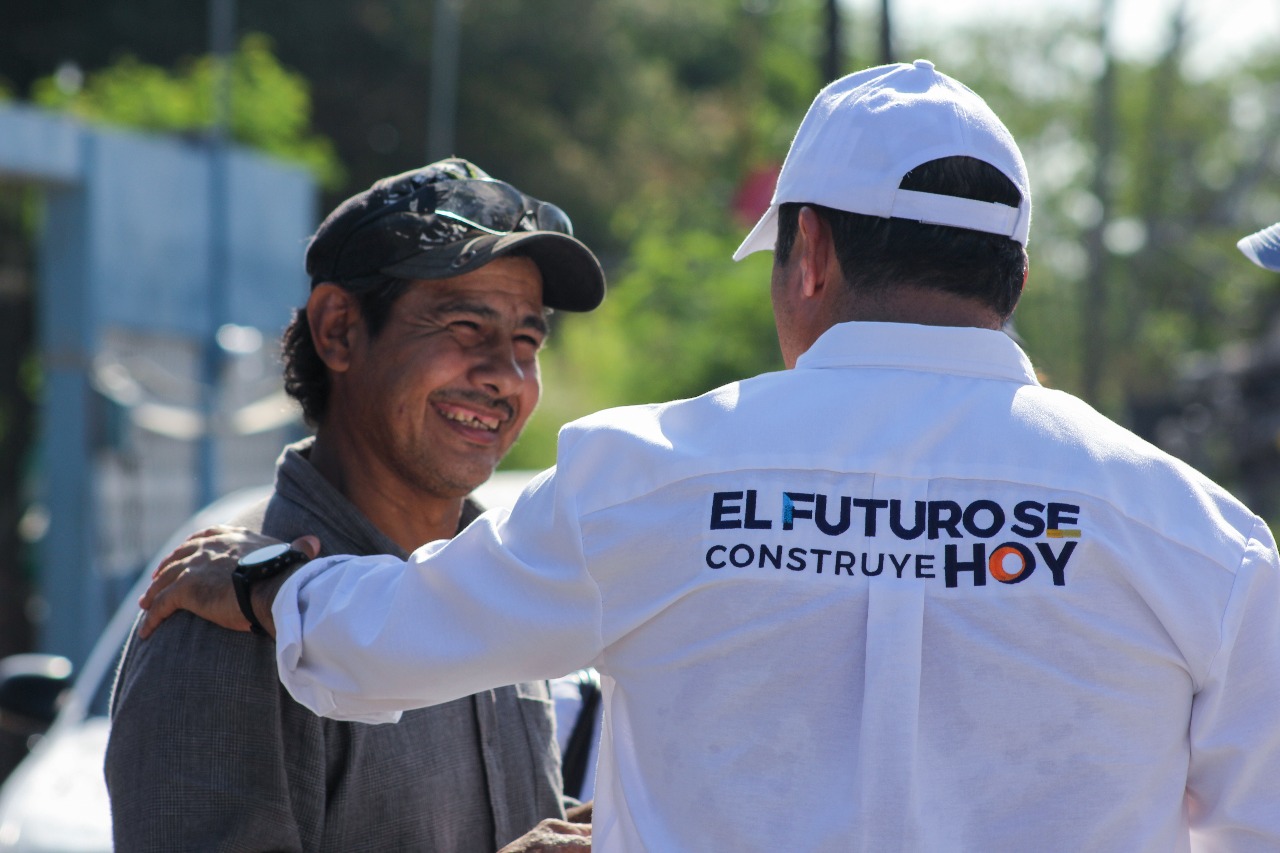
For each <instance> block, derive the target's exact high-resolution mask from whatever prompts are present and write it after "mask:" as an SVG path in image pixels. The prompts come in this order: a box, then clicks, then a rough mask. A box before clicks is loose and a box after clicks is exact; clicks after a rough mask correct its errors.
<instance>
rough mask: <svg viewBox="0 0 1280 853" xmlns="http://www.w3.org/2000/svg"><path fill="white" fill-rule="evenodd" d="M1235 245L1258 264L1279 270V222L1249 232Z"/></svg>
mask: <svg viewBox="0 0 1280 853" xmlns="http://www.w3.org/2000/svg"><path fill="white" fill-rule="evenodd" d="M1236 246H1237V247H1238V248H1239V249H1240V251H1241V252H1244V256H1245V257H1246V258H1248V259H1249V260H1251V261H1253V262H1254V263H1255V264H1257V265H1258V266H1260V267H1262V268H1264V269H1269V270H1275V271H1276V272H1280V222H1277V223H1276V224H1275V225H1272V226H1271V227H1270V228H1263V229H1262V230H1261V231H1258V232H1256V233H1254V234H1250V235H1249V236H1248V237H1245V238H1244V239H1242V240H1240V241H1239V242H1238V243H1236Z"/></svg>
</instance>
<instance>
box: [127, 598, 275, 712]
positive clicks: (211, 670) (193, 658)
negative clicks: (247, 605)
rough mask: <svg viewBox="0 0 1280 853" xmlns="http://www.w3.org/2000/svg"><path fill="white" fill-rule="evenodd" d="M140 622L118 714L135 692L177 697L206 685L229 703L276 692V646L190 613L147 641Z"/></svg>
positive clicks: (132, 640) (130, 643)
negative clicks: (125, 699) (142, 633)
mask: <svg viewBox="0 0 1280 853" xmlns="http://www.w3.org/2000/svg"><path fill="white" fill-rule="evenodd" d="M138 624H139V623H135V624H134V628H133V631H132V632H131V633H130V636H129V640H128V643H127V645H126V647H125V653H124V656H123V658H122V659H121V662H120V670H119V673H118V675H117V678H116V685H115V691H116V694H117V695H116V697H115V699H114V700H113V702H112V706H113V713H114V712H115V711H116V710H117V709H118V705H119V703H120V700H121V699H122V698H124V696H125V694H126V693H127V692H129V691H133V690H139V691H141V692H142V693H143V694H145V695H147V696H151V697H154V696H171V697H178V696H183V695H192V694H193V691H194V692H195V693H199V692H200V690H201V688H200V685H207V686H209V687H210V688H211V689H212V690H213V691H214V693H215V695H217V696H220V697H226V698H227V699H228V700H229V701H237V700H238V699H241V698H243V697H244V695H245V694H248V693H252V694H258V693H263V692H266V691H271V692H274V691H275V690H276V686H277V681H278V678H277V675H276V664H275V652H274V646H273V644H272V643H270V642H267V641H265V640H263V639H262V638H261V637H258V636H256V635H254V634H250V633H248V632H241V631H228V630H226V629H225V628H220V627H218V626H217V625H214V624H213V623H211V622H206V621H205V620H203V619H200V618H199V617H197V616H194V615H192V614H190V613H187V612H185V611H180V612H178V613H175V614H173V615H172V616H171V617H169V618H168V619H166V620H165V621H164V622H163V623H162V624H161V625H160V626H159V627H158V628H157V629H156V631H155V632H154V633H153V634H152V635H151V636H150V637H148V638H147V639H145V640H144V639H141V638H140V637H139V636H138V633H137V629H138Z"/></svg>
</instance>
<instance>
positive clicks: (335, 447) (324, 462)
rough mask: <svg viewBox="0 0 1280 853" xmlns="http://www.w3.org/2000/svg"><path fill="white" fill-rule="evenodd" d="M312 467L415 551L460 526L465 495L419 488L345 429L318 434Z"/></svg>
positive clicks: (449, 535)
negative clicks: (348, 436)
mask: <svg viewBox="0 0 1280 853" xmlns="http://www.w3.org/2000/svg"><path fill="white" fill-rule="evenodd" d="M308 459H309V461H310V462H311V465H312V467H314V468H315V469H316V471H318V472H319V473H320V475H321V476H322V477H324V478H325V479H326V480H328V481H329V484H330V485H332V486H333V487H334V488H335V489H337V490H338V491H339V492H340V493H341V494H342V496H343V497H345V498H346V499H347V500H349V501H350V502H351V503H352V505H354V506H355V508H356V509H358V510H360V512H361V513H363V514H364V516H365V518H367V519H369V521H370V522H372V523H373V525H374V526H375V527H377V528H378V529H379V530H380V531H382V532H383V533H384V534H385V535H386V536H387V537H388V538H389V539H391V540H392V541H393V542H395V543H396V544H397V545H399V546H400V547H401V548H404V549H405V550H406V551H413V550H415V549H416V548H418V546H420V545H423V544H424V543H427V542H432V541H434V540H436V539H451V538H453V535H454V534H455V533H457V531H458V521H459V519H460V518H461V517H462V506H463V500H464V499H463V498H453V497H447V498H446V497H440V496H438V495H434V494H430V493H427V492H425V491H424V490H423V489H419V488H415V487H413V486H412V485H411V484H409V483H406V482H405V481H404V480H403V479H401V478H400V477H397V476H394V475H393V472H389V471H387V470H386V468H385V465H383V464H382V463H381V461H380V460H378V459H376V458H373V457H372V456H371V455H370V454H368V453H367V452H365V451H364V450H363V446H362V445H359V444H357V443H355V442H351V441H344V440H343V436H342V433H341V432H337V433H327V432H326V430H324V429H323V428H322V429H320V430H319V431H318V432H317V433H316V440H315V443H314V444H313V445H312V446H311V453H310V454H309V456H308Z"/></svg>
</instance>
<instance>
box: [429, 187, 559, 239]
mask: <svg viewBox="0 0 1280 853" xmlns="http://www.w3.org/2000/svg"><path fill="white" fill-rule="evenodd" d="M434 189H435V193H436V209H435V211H434V213H435V215H436V216H444V217H447V218H449V219H452V220H454V221H456V222H461V223H462V224H464V225H466V226H468V227H470V228H475V229H476V230H478V231H486V232H488V233H490V234H510V233H511V232H513V231H556V232H559V233H561V234H568V235H569V236H573V223H572V222H570V221H569V216H568V215H567V214H566V213H565V212H564V211H563V210H561V209H560V208H558V207H556V206H555V205H554V204H551V203H550V202H546V201H539V200H538V199H536V198H530V197H529V196H527V195H525V194H524V193H522V192H520V191H519V190H518V189H516V188H515V187H513V186H511V185H510V184H508V183H504V182H503V181H495V180H492V179H483V178H470V179H464V180H457V181H440V182H439V183H437V184H435V185H434Z"/></svg>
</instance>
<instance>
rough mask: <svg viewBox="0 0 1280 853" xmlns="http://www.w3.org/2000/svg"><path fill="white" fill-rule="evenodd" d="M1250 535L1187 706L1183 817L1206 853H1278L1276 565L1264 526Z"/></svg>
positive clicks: (1279, 627) (1279, 581) (1279, 570)
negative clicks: (1214, 647) (1211, 655)
mask: <svg viewBox="0 0 1280 853" xmlns="http://www.w3.org/2000/svg"><path fill="white" fill-rule="evenodd" d="M1255 536H1256V538H1253V539H1251V540H1250V541H1249V545H1248V548H1247V550H1246V553H1245V557H1244V560H1243V562H1242V564H1241V566H1240V568H1239V570H1238V571H1237V573H1236V578H1235V582H1234V586H1233V589H1232V592H1231V597H1230V599H1229V601H1228V604H1227V610H1226V613H1225V615H1224V618H1223V630H1222V635H1223V640H1222V646H1221V648H1220V650H1219V651H1218V654H1217V657H1216V658H1215V660H1214V662H1213V664H1212V665H1211V667H1210V670H1209V674H1208V676H1207V678H1206V680H1205V683H1204V684H1203V685H1201V689H1200V690H1199V691H1198V692H1197V693H1196V695H1195V697H1194V699H1193V701H1192V709H1191V764H1190V768H1189V775H1188V782H1187V797H1188V811H1189V815H1190V819H1191V825H1192V840H1193V849H1195V850H1197V851H1206V853H1207V851H1232V853H1245V851H1254V850H1256V851H1263V850H1268V851H1274V850H1280V565H1277V556H1276V547H1275V543H1274V541H1273V540H1272V538H1271V534H1270V532H1269V531H1267V529H1266V525H1264V524H1262V523H1261V522H1258V529H1257V530H1256V531H1255Z"/></svg>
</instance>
